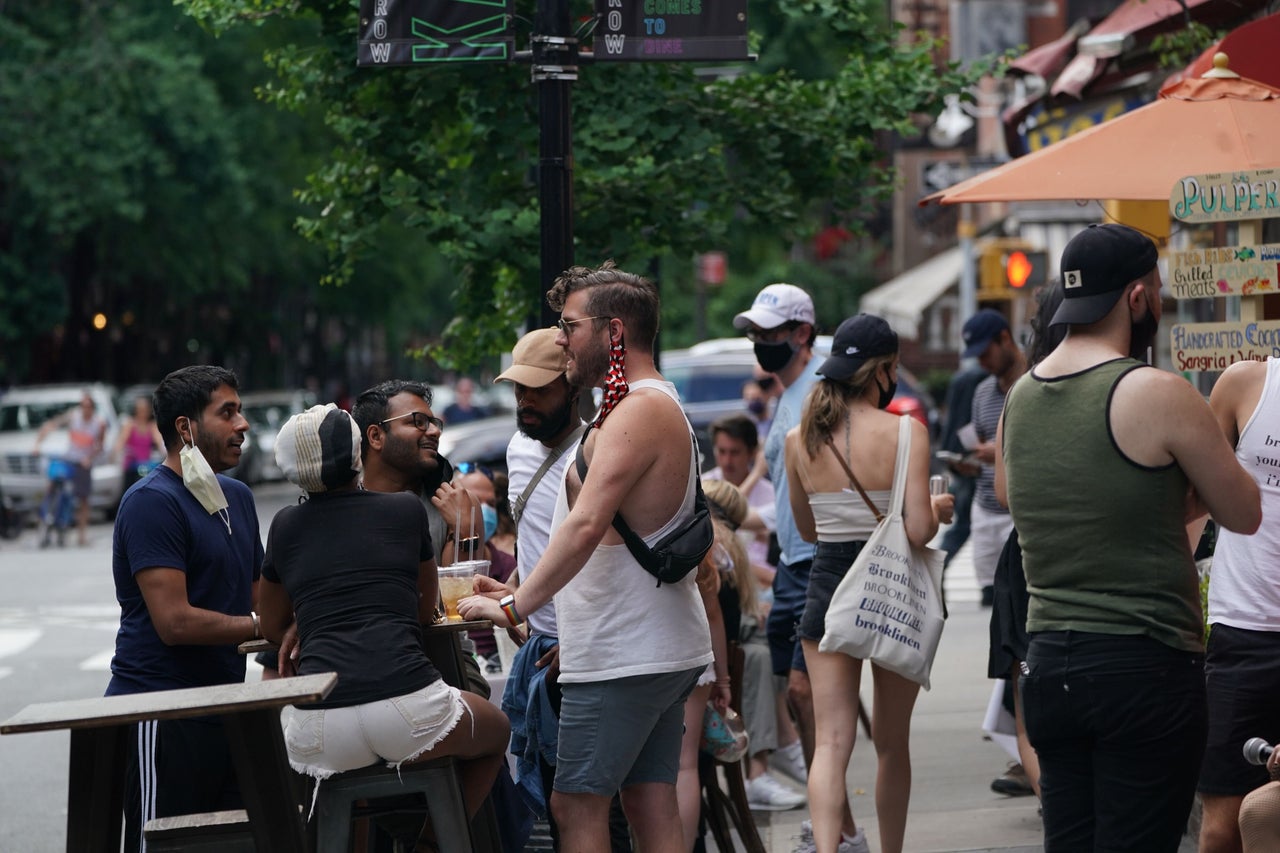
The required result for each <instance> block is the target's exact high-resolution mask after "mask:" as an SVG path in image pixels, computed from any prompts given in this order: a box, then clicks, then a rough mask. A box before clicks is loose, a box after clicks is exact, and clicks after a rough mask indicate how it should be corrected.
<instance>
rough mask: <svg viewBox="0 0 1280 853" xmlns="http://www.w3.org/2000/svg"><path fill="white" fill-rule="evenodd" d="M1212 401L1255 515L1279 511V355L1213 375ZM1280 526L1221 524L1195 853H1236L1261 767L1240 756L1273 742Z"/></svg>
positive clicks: (1277, 717)
mask: <svg viewBox="0 0 1280 853" xmlns="http://www.w3.org/2000/svg"><path fill="white" fill-rule="evenodd" d="M1209 405H1210V406H1212V408H1213V412H1214V414H1215V415H1217V418H1218V423H1219V425H1220V426H1221V427H1222V431H1223V432H1224V433H1225V434H1226V436H1227V440H1228V441H1229V442H1231V443H1232V444H1233V445H1235V449H1236V460H1237V461H1238V462H1239V463H1240V464H1241V465H1242V466H1243V467H1244V470H1245V471H1247V472H1249V474H1250V476H1252V477H1253V480H1254V482H1256V483H1257V484H1258V490H1259V491H1260V492H1261V494H1262V517H1263V518H1264V519H1265V518H1270V519H1274V518H1275V517H1276V515H1277V514H1280V359H1274V358H1273V359H1271V360H1269V361H1265V362H1260V361H1243V362H1239V363H1237V364H1233V365H1231V367H1229V368H1227V370H1226V371H1225V372H1224V373H1223V374H1222V376H1221V377H1219V378H1218V381H1217V383H1216V384H1215V385H1214V386H1213V394H1212V395H1211V396H1210V397H1209ZM1278 568H1280V527H1277V526H1276V525H1275V524H1274V523H1270V524H1268V525H1266V526H1264V527H1262V528H1260V529H1259V530H1258V532H1257V533H1254V534H1253V535H1251V536H1244V535H1241V534H1239V533H1233V532H1231V531H1230V530H1223V531H1220V532H1219V534H1218V542H1217V547H1216V549H1215V551H1214V556H1213V568H1212V570H1211V572H1210V574H1209V626H1210V630H1209V639H1208V642H1207V643H1206V644H1205V645H1206V652H1205V677H1206V681H1207V687H1208V700H1209V737H1208V740H1207V742H1206V743H1205V750H1204V761H1203V762H1202V763H1201V766H1200V784H1199V791H1200V799H1201V802H1202V803H1203V805H1204V813H1203V818H1202V820H1201V824H1200V853H1239V851H1240V850H1241V849H1242V844H1241V837H1240V827H1239V824H1238V823H1237V819H1238V817H1239V813H1240V804H1241V802H1242V801H1243V800H1244V797H1245V795H1246V794H1248V793H1249V792H1250V791H1252V790H1253V789H1255V788H1257V787H1258V786H1260V785H1263V784H1265V783H1266V782H1267V771H1266V769H1265V768H1264V767H1260V766H1256V765H1253V764H1250V763H1248V762H1247V761H1245V758H1244V755H1243V753H1242V751H1241V745H1242V744H1243V743H1244V742H1245V741H1247V740H1248V739H1249V738H1252V737H1260V738H1263V739H1264V740H1266V741H1267V743H1276V742H1277V741H1280V583H1278V582H1277V580H1280V577H1278V576H1277V569H1278Z"/></svg>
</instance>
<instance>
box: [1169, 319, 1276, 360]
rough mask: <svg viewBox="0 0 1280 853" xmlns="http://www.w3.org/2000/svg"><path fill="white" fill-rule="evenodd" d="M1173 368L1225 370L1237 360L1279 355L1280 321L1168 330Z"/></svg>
mask: <svg viewBox="0 0 1280 853" xmlns="http://www.w3.org/2000/svg"><path fill="white" fill-rule="evenodd" d="M1169 343H1170V347H1169V350H1170V352H1172V353H1173V369H1174V370H1179V371H1181V370H1226V369H1227V368H1228V367H1229V366H1230V365H1232V364H1234V363H1236V362H1237V361H1265V360H1266V359H1268V358H1280V320H1258V321H1255V322H1240V323H1187V324H1184V325H1178V326H1174V327H1173V329H1172V330H1170V332H1169Z"/></svg>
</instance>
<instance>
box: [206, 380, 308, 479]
mask: <svg viewBox="0 0 1280 853" xmlns="http://www.w3.org/2000/svg"><path fill="white" fill-rule="evenodd" d="M315 404H316V395H315V394H314V393H312V392H310V391H306V390H303V389H301V388H299V389H296V390H292V391H290V390H280V391H252V392H250V393H248V394H241V395H240V409H241V411H243V412H244V416H245V419H246V420H248V421H249V432H248V433H247V434H246V435H245V441H244V444H243V445H242V446H241V448H240V464H239V465H237V466H236V467H234V468H232V469H231V470H230V471H227V472H226V474H227V475H228V476H231V477H235V478H236V479H237V480H240V481H242V482H245V483H249V484H250V485H252V484H254V483H262V482H267V481H275V480H283V479H284V472H283V471H281V470H280V466H279V465H277V464H276V436H277V435H279V433H280V427H282V426H284V422H285V421H287V420H289V418H290V417H292V416H293V415H296V414H297V413H298V412H304V411H306V410H307V409H309V408H310V407H311V406H314V405H315Z"/></svg>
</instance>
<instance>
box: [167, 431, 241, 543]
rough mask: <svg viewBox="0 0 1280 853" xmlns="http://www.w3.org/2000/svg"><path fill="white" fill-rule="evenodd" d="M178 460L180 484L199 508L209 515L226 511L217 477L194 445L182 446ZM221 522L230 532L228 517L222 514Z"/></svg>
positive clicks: (224, 497)
mask: <svg viewBox="0 0 1280 853" xmlns="http://www.w3.org/2000/svg"><path fill="white" fill-rule="evenodd" d="M188 423H190V421H188ZM178 459H179V461H181V463H182V482H183V484H184V485H185V486H186V487H187V491H188V492H191V494H193V495H194V496H195V499H196V500H198V501H200V506H202V507H204V508H205V511H206V512H208V513H209V515H213V514H214V513H216V512H223V511H224V510H226V508H227V497H226V495H224V494H223V493H222V484H221V483H219V482H218V475H217V474H215V473H213V469H212V468H210V467H209V461H208V460H207V459H205V458H204V454H203V453H201V452H200V450H199V449H198V448H197V447H196V446H195V445H194V444H184V445H183V447H182V450H180V451H178ZM222 520H223V522H225V523H226V525H227V531H228V532H230V531H231V517H230V515H229V514H227V513H225V512H223V519H222Z"/></svg>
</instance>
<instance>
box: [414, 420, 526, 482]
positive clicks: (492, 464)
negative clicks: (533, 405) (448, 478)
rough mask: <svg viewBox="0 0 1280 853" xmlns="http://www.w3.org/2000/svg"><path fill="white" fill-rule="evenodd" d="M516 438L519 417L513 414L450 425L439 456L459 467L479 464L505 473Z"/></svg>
mask: <svg viewBox="0 0 1280 853" xmlns="http://www.w3.org/2000/svg"><path fill="white" fill-rule="evenodd" d="M432 409H433V411H434V410H435V409H434V406H433V407H432ZM515 434H516V417H515V415H513V414H511V413H509V412H504V413H502V414H500V415H494V416H492V417H487V418H481V419H480V420H476V421H468V422H467V423H464V424H457V425H455V426H449V425H448V424H446V425H445V428H444V432H443V433H442V434H441V435H440V447H439V452H440V455H441V456H443V457H444V458H446V459H448V460H449V461H450V462H451V463H453V465H455V466H456V465H458V464H460V463H462V462H479V463H480V464H481V465H486V466H488V467H489V468H492V469H493V470H495V471H505V470H507V445H508V444H510V443H511V437H512V436H513V435H515Z"/></svg>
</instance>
